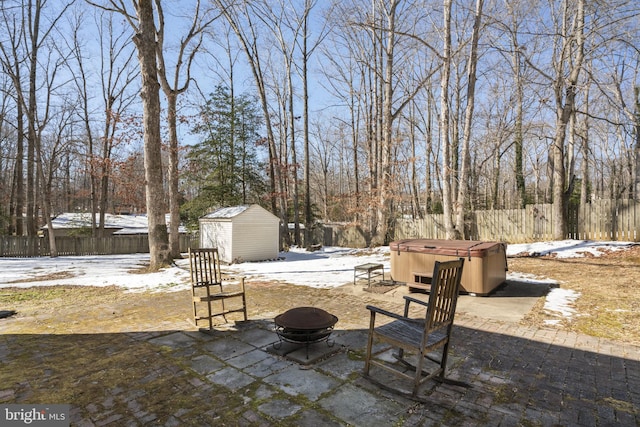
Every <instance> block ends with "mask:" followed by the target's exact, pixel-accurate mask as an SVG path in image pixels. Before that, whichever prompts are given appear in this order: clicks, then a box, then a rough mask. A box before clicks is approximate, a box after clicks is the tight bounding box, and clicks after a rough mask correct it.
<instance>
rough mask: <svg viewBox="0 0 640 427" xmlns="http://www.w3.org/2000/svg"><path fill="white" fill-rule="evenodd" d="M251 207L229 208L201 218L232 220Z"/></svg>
mask: <svg viewBox="0 0 640 427" xmlns="http://www.w3.org/2000/svg"><path fill="white" fill-rule="evenodd" d="M250 207H251V205H239V206H229V207H226V208H220V209H217V210H215V211H213V212H211V213H208V214H206V215H205V216H203V218H233V217H235V216H238V215H240V214H241V213H242V212H244V211H246V210H247V209H249V208H250Z"/></svg>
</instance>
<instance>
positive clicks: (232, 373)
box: [0, 295, 640, 426]
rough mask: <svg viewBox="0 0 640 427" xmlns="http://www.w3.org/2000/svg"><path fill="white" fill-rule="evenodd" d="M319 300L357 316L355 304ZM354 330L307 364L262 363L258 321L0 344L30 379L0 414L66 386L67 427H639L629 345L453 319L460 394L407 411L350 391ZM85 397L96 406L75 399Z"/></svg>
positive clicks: (386, 399) (265, 325)
mask: <svg viewBox="0 0 640 427" xmlns="http://www.w3.org/2000/svg"><path fill="white" fill-rule="evenodd" d="M332 298H333V299H334V300H335V301H334V302H335V303H336V304H338V305H340V306H349V305H351V306H353V305H355V304H362V301H360V300H359V299H358V298H357V297H355V296H350V295H340V296H338V297H336V296H335V295H334V296H333V297H332ZM386 304H387V306H388V308H391V309H393V308H397V306H398V304H396V305H393V304H389V303H386ZM325 307H327V305H325ZM396 311H397V310H396ZM366 323H367V319H358V318H356V317H355V316H354V317H351V318H349V319H347V321H345V324H346V325H349V326H348V327H346V328H341V327H340V323H338V325H337V328H336V330H335V331H334V334H333V335H332V338H333V341H334V343H333V345H334V347H333V348H332V352H329V353H327V355H326V357H325V358H321V359H320V360H318V361H317V362H315V363H311V364H304V363H296V362H294V361H292V360H290V359H288V358H286V357H283V356H282V355H278V354H276V353H274V352H272V351H269V348H270V346H272V345H273V343H275V342H277V341H278V338H277V335H276V334H275V333H274V331H273V329H272V322H270V320H269V319H263V318H260V317H259V316H255V317H254V318H253V319H252V320H250V321H249V322H246V323H243V324H242V325H239V326H238V327H237V328H236V330H231V331H225V332H221V333H214V334H203V333H200V332H197V331H195V330H194V328H189V327H186V326H184V325H178V324H174V325H173V326H172V327H171V328H170V329H168V330H166V331H153V332H150V331H140V332H135V331H128V332H127V333H108V334H85V335H70V334H69V335H58V336H56V335H46V334H43V335H41V336H30V335H20V334H4V335H0V355H1V356H2V359H1V360H0V373H2V372H4V373H5V374H8V373H9V372H10V370H11V366H12V361H13V360H19V359H20V360H24V359H25V358H30V359H31V360H32V361H33V362H32V366H33V367H34V369H38V370H39V371H38V372H39V373H40V374H39V375H37V376H34V377H33V378H36V377H37V381H36V380H26V379H25V380H14V381H12V382H2V383H0V403H26V402H33V403H37V402H36V401H34V399H37V397H34V396H38V394H37V393H38V391H40V390H50V391H51V395H55V390H56V389H57V388H58V387H60V385H68V384H69V383H72V384H73V385H74V387H76V388H77V390H76V395H75V398H74V399H75V400H74V401H72V402H60V403H71V405H72V411H71V418H72V424H73V425H79V426H83V425H86V426H103V425H104V426H120V425H148V426H155V425H163V426H170V425H175V426H183V425H223V426H224V425H233V426H235V425H241V426H242V425H246V426H268V425H285V426H288V425H291V426H318V425H322V426H325V425H326V426H339V425H354V426H390V425H396V426H432V425H446V426H468V425H485V426H497V425H502V426H516V425H532V426H535V425H540V426H547V425H564V426H595V425H600V426H608V425H623V426H638V425H640V348H638V347H636V346H633V345H629V344H624V345H622V344H619V343H616V342H612V341H609V340H606V339H602V338H595V337H588V336H584V335H579V334H575V333H571V332H567V331H560V330H555V329H552V328H549V329H536V328H529V327H525V326H521V325H518V324H514V323H509V322H502V321H495V320H488V319H478V318H475V317H473V316H460V317H459V318H458V320H457V322H456V326H455V327H454V333H453V342H452V348H451V356H450V364H449V368H450V369H449V376H450V377H452V378H455V379H459V380H462V381H465V382H467V383H469V384H470V385H471V387H470V388H462V387H456V386H451V385H446V384H442V385H437V384H435V383H428V384H425V386H424V387H423V389H422V393H423V397H424V398H425V399H427V403H419V402H415V401H411V400H408V399H405V398H403V397H401V396H399V395H396V394H394V393H391V392H388V391H385V390H382V389H380V388H379V387H377V386H376V385H374V384H372V383H371V382H369V381H367V380H366V379H364V378H363V376H362V374H361V372H362V368H363V364H364V362H363V355H364V350H365V346H366V336H367V335H366V326H364V325H366ZM356 325H359V326H356ZM314 346H326V343H318V344H314ZM320 350H322V349H320V348H313V347H312V349H311V353H313V352H314V351H320ZM322 351H324V350H322ZM70 352H71V353H70ZM68 354H73V355H74V356H76V357H78V358H79V359H78V360H79V362H78V363H79V365H78V369H77V371H74V374H73V375H68V373H67V372H66V371H65V372H64V373H63V372H62V371H61V369H62V368H61V367H59V366H56V365H55V364H51V363H50V361H51V360H54V359H55V360H59V358H64V357H66V358H67V359H69V357H68V356H65V355H68ZM69 363H71V362H69ZM80 363H82V365H80ZM87 366H90V367H91V368H92V369H89V368H87ZM134 368H136V369H135V370H134ZM133 375H137V376H136V377H133ZM12 378H13V377H12ZM396 381H397V380H396ZM95 389H100V390H101V393H98V394H97V395H100V396H102V397H101V398H100V399H99V400H98V401H91V402H86V401H84V400H83V399H82V395H83V393H85V392H89V391H91V390H95ZM55 403H58V402H55Z"/></svg>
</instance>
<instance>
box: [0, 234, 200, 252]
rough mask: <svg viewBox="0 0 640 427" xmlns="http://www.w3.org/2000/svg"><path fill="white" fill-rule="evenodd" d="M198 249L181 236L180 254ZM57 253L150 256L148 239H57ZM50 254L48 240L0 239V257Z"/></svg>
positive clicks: (193, 237) (195, 240)
mask: <svg viewBox="0 0 640 427" xmlns="http://www.w3.org/2000/svg"><path fill="white" fill-rule="evenodd" d="M197 246H198V236H197V235H180V251H181V252H186V251H187V249H188V248H189V247H197ZM56 249H57V250H58V255H59V256H65V255H70V256H78V255H115V254H135V253H149V238H148V236H147V235H122V236H117V235H116V236H109V237H68V236H65V237H56ZM50 254H51V252H50V247H49V239H48V238H43V237H22V236H20V237H19V236H0V257H39V256H49V255H50Z"/></svg>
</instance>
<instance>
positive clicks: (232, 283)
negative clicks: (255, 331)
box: [189, 248, 247, 330]
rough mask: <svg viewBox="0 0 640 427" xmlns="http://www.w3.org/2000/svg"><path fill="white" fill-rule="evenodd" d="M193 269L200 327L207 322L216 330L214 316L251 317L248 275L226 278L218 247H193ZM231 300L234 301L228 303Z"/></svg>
mask: <svg viewBox="0 0 640 427" xmlns="http://www.w3.org/2000/svg"><path fill="white" fill-rule="evenodd" d="M189 269H190V271H191V293H192V301H193V318H194V321H195V324H196V326H198V322H201V321H206V322H208V326H209V328H208V329H209V330H213V319H214V318H215V317H218V316H222V318H223V319H224V321H225V322H227V317H226V316H227V314H230V313H243V315H244V320H245V321H246V320H247V301H246V294H245V288H244V277H239V278H233V277H225V278H223V277H222V273H221V271H220V258H219V256H218V249H216V248H210V249H191V248H189ZM230 299H231V300H234V301H232V302H228V301H227V300H230ZM198 312H200V313H198ZM202 329H203V328H201V330H202Z"/></svg>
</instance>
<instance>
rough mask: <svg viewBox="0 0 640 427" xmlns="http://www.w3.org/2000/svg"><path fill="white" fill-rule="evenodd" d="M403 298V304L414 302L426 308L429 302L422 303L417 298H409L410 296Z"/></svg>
mask: <svg viewBox="0 0 640 427" xmlns="http://www.w3.org/2000/svg"><path fill="white" fill-rule="evenodd" d="M403 298H404V299H405V300H406V301H405V304H409V303H411V302H415V303H416V304H420V305H424V306H425V307H427V306H428V305H429V301H422V300H419V299H417V298H413V297H410V296H407V295H405V296H404V297H403Z"/></svg>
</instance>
